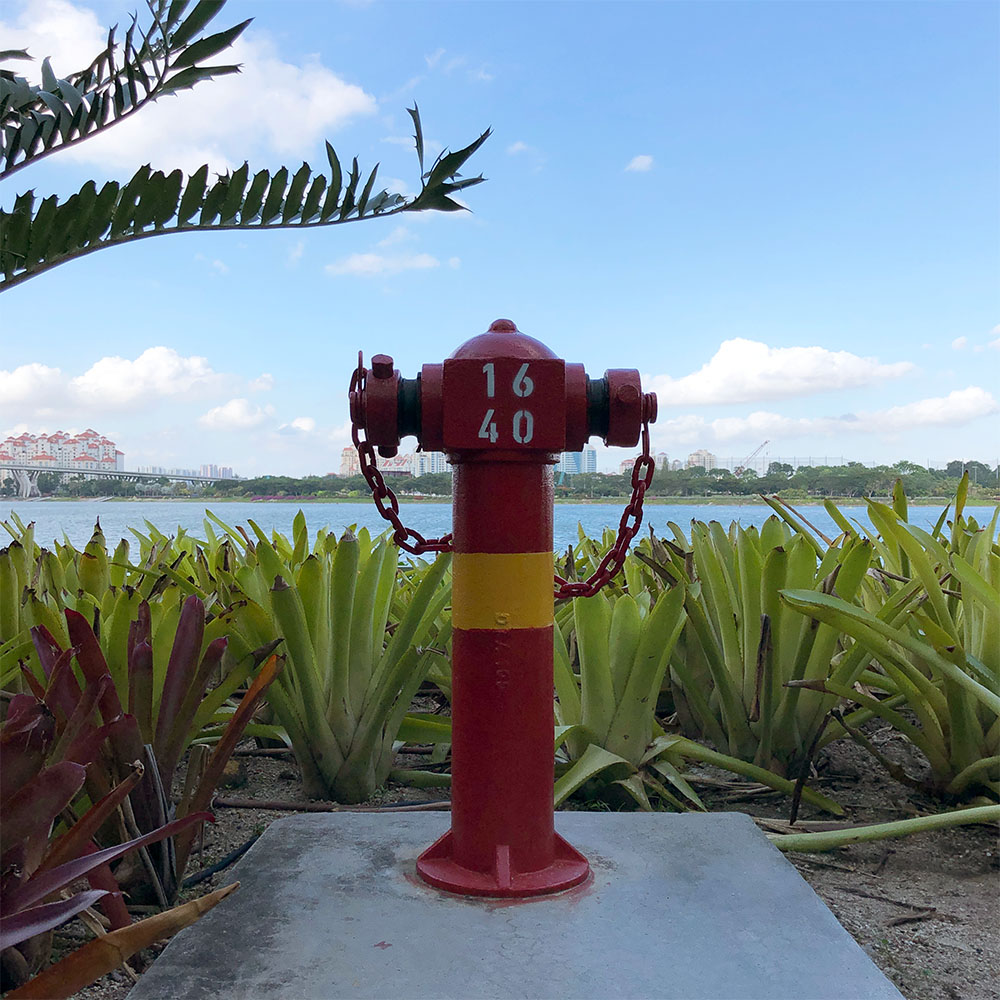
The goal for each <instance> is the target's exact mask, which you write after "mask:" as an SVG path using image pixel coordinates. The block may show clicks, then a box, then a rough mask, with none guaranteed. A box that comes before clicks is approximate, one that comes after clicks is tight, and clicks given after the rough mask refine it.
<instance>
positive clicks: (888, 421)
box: [653, 385, 1000, 445]
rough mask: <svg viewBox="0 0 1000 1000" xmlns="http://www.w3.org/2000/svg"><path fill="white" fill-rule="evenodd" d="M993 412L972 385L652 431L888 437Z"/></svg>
mask: <svg viewBox="0 0 1000 1000" xmlns="http://www.w3.org/2000/svg"><path fill="white" fill-rule="evenodd" d="M997 412H1000V404H998V403H997V400H996V398H995V397H994V396H993V394H992V393H990V392H988V391H987V390H985V389H982V388H980V387H979V386H975V385H973V386H969V387H967V388H965V389H956V390H955V391H953V392H950V393H948V395H947V396H936V397H931V398H928V399H921V400H917V401H916V402H913V403H905V404H903V405H901V406H892V407H889V408H888V409H885V410H872V411H860V412H858V413H846V414H843V415H841V416H838V417H789V416H784V415H782V414H779V413H769V412H767V411H763V410H758V411H756V412H754V413H750V414H748V415H747V416H743V417H720V418H718V419H716V420H707V419H705V418H704V417H699V416H696V415H693V414H685V415H683V416H679V417H674V418H671V419H668V420H665V421H662V422H657V423H656V424H655V425H654V428H653V429H654V433H655V437H656V439H657V440H658V441H660V442H669V443H671V444H672V445H677V444H690V443H693V442H695V441H705V440H708V439H712V440H714V441H716V442H720V443H721V442H728V441H733V440H737V439H746V440H753V441H758V440H761V439H763V438H770V439H771V440H774V439H775V438H786V439H787V438H794V437H803V436H806V435H812V436H815V435H823V436H834V435H837V434H843V433H845V432H847V433H859V434H881V435H886V436H892V435H895V434H899V433H901V432H903V431H907V430H912V429H914V428H918V427H923V428H931V427H959V426H962V425H964V424H968V423H970V422H972V421H973V420H977V419H979V418H980V417H985V416H989V415H991V414H993V413H997Z"/></svg>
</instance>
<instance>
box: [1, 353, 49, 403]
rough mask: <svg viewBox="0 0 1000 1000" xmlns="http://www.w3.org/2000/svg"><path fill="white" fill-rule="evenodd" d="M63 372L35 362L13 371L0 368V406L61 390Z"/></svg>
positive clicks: (31, 399)
mask: <svg viewBox="0 0 1000 1000" xmlns="http://www.w3.org/2000/svg"><path fill="white" fill-rule="evenodd" d="M62 382H63V374H62V372H61V371H60V370H59V369H58V368H49V367H48V366H47V365H41V364H38V363H37V362H32V363H31V364H27V365H21V366H20V367H18V368H15V369H14V370H13V371H4V370H2V369H0V408H2V407H4V406H13V405H14V404H21V403H27V402H32V401H34V400H41V399H44V398H45V397H46V396H48V395H50V394H55V395H58V393H60V392H62Z"/></svg>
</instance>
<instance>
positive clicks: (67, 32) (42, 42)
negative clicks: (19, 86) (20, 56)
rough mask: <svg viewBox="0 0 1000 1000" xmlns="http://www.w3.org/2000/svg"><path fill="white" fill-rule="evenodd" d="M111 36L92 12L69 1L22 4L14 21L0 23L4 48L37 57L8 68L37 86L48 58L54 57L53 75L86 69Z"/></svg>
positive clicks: (44, 0) (61, 75)
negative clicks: (21, 51) (18, 50)
mask: <svg viewBox="0 0 1000 1000" xmlns="http://www.w3.org/2000/svg"><path fill="white" fill-rule="evenodd" d="M7 9H9V8H7ZM107 33H108V32H107V27H106V26H103V25H102V24H101V22H100V21H98V19H97V15H96V14H95V13H94V12H93V11H92V10H88V9H87V8H86V7H77V6H75V5H74V4H72V3H69V2H68V0H35V2H34V3H30V4H22V5H21V10H20V12H19V13H18V15H17V17H16V18H14V20H12V21H2V20H0V38H3V41H4V45H3V47H4V48H5V49H8V48H9V49H27V50H28V52H29V53H30V54H31V55H32V56H33V57H34V61H33V62H20V61H19V62H17V63H14V64H13V65H12V66H10V67H8V68H11V69H13V70H14V71H15V72H16V73H17V74H18V75H19V76H24V77H27V78H28V79H29V80H30V81H32V82H33V83H40V82H41V73H42V70H41V67H42V60H43V59H44V58H45V57H46V56H49V57H50V62H51V65H52V71H53V72H54V73H55V74H56V76H58V77H67V76H71V75H72V74H73V73H75V72H78V71H79V70H82V69H84V68H85V67H86V66H87V65H89V63H90V61H91V60H92V59H93V58H94V56H95V55H96V54H97V53H98V52H100V51H101V50H102V49H103V48H104V46H105V45H106V44H107ZM120 36H121V32H119V37H120Z"/></svg>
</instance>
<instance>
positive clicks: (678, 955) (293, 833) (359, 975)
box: [129, 812, 900, 1000]
mask: <svg viewBox="0 0 1000 1000" xmlns="http://www.w3.org/2000/svg"><path fill="white" fill-rule="evenodd" d="M556 827H557V829H558V830H559V832H560V833H561V834H562V835H563V836H564V837H566V838H567V839H568V840H569V841H570V843H572V844H573V845H574V846H575V847H576V848H578V849H579V850H581V851H582V852H583V853H584V854H585V855H586V856H587V857H588V858H589V859H590V863H591V866H592V869H593V875H592V878H591V879H589V880H588V881H587V882H584V883H583V884H582V885H580V886H577V887H576V888H574V889H569V890H567V891H565V892H563V893H560V894H558V895H555V896H543V897H537V898H535V899H532V900H523V901H522V900H517V901H513V900H496V899H494V900H490V899H482V898H474V897H463V896H453V895H449V894H447V893H443V892H440V891H438V890H435V889H431V888H430V887H428V886H426V885H424V883H423V882H421V881H420V880H419V879H418V878H417V876H416V874H415V871H414V862H415V861H416V858H417V855H418V854H419V853H420V852H421V851H422V850H423V849H424V848H425V847H426V846H427V845H428V844H430V843H431V842H432V841H433V840H435V838H437V837H438V836H439V835H440V834H442V833H443V832H444V831H445V830H446V829H447V828H448V816H447V814H445V813H396V814H392V815H382V816H380V815H377V814H372V813H353V814H351V813H339V814H312V815H306V816H292V817H289V818H288V819H282V820H278V821H277V822H275V823H273V824H272V825H271V826H270V827H269V828H268V830H267V831H266V832H265V834H264V835H263V836H262V837H261V838H260V840H258V841H257V843H256V844H255V845H254V847H253V848H252V849H251V850H250V852H249V853H248V854H247V855H246V857H245V858H244V859H243V860H242V861H241V862H240V863H239V865H238V866H237V868H236V869H235V872H234V878H239V879H240V881H241V882H242V886H241V888H240V889H239V891H237V892H235V893H233V895H232V896H230V897H229V898H228V899H226V900H224V901H223V902H222V903H220V904H219V906H217V907H216V908H215V909H214V910H212V911H211V912H210V913H209V914H207V915H206V916H205V917H203V918H202V919H201V920H200V921H199V922H198V923H197V924H195V925H194V926H192V927H189V928H188V929H186V930H184V931H181V933H180V934H179V935H178V936H177V937H176V938H175V939H174V940H173V941H172V942H171V943H170V945H169V946H168V947H167V948H166V950H165V951H164V952H163V954H162V955H161V956H160V957H159V958H158V959H157V961H156V962H155V963H154V964H153V966H152V967H151V968H150V969H149V971H148V972H146V974H145V975H144V976H143V977H142V979H141V980H140V981H139V983H138V984H137V985H136V986H135V988H134V989H133V990H132V992H131V993H130V994H129V998H130V1000H208V998H212V1000H223V998H225V1000H335V998H341V997H359V998H362V997H363V998H379V1000H383V998H385V1000H426V998H441V1000H444V998H448V1000H459V998H460V1000H471V998H498V1000H499V998H504V1000H506V998H546V1000H549V998H552V1000H555V998H559V1000H577V998H594V1000H610V998H630V1000H633V998H634V1000H647V998H648V1000H653V998H657V1000H659V998H663V1000H758V998H759V1000H882V998H894V1000H900V993H899V992H898V991H897V990H896V988H895V987H894V986H893V985H892V984H891V983H890V982H889V980H888V979H886V978H885V977H884V976H883V975H882V973H881V972H880V971H879V970H878V969H877V968H876V966H875V965H874V964H873V963H872V962H871V960H870V959H869V958H868V956H867V955H866V954H865V953H864V951H862V949H861V948H860V947H859V946H858V945H857V944H856V943H855V941H854V940H853V939H852V938H851V937H850V935H849V934H848V933H847V932H846V931H845V930H844V929H843V928H842V927H841V926H840V924H839V923H837V921H836V919H835V918H834V916H833V914H832V913H831V912H830V911H829V910H828V909H827V908H826V906H825V905H824V904H823V903H822V901H821V900H820V899H819V897H817V896H816V894H815V893H814V892H813V891H812V889H811V888H810V887H809V885H808V884H807V883H806V882H804V881H803V880H802V878H801V877H800V876H799V874H798V872H796V871H795V869H794V868H793V867H792V865H791V864H789V863H788V862H787V861H786V860H785V859H784V858H783V857H782V855H781V854H780V852H779V851H777V850H776V849H775V848H773V847H772V846H771V845H770V843H769V842H768V841H767V839H766V838H765V837H764V836H763V835H762V834H761V833H760V832H759V831H758V830H757V828H756V827H755V826H754V824H753V822H752V821H751V820H750V818H749V817H748V816H744V815H742V814H740V813H715V814H711V815H670V814H662V813H661V814H654V815H650V814H637V813H593V812H569V813H565V812H564V813H557V814H556Z"/></svg>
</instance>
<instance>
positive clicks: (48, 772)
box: [3, 761, 87, 908]
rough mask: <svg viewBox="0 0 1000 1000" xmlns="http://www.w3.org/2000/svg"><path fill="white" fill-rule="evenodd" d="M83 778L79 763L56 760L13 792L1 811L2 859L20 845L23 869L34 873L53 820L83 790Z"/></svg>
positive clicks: (84, 772) (84, 769) (46, 844)
mask: <svg viewBox="0 0 1000 1000" xmlns="http://www.w3.org/2000/svg"><path fill="white" fill-rule="evenodd" d="M86 776H87V769H86V768H85V767H82V766H81V765H80V764H74V763H72V762H71V761H60V762H59V763H58V764H53V765H52V766H51V767H47V768H45V770H43V771H40V772H39V773H38V774H37V775H35V777H34V778H32V779H31V781H29V782H28V783H27V784H26V785H23V786H22V787H21V788H20V789H18V791H16V792H14V794H13V795H11V797H10V800H9V801H8V802H7V805H6V808H5V809H4V820H3V842H4V856H5V857H6V854H7V851H8V850H9V849H10V848H12V847H14V846H15V845H17V844H24V847H25V854H24V869H25V870H26V871H29V872H31V871H34V870H35V867H36V866H37V865H38V863H39V861H41V860H42V856H43V855H44V854H45V849H46V847H47V846H48V841H49V830H50V829H51V828H52V823H53V821H54V820H55V818H56V816H58V815H59V813H60V812H62V810H63V809H65V808H66V806H68V805H69V803H70V802H71V801H72V800H73V796H74V795H76V793H77V792H78V791H79V790H80V789H81V788H82V787H83V781H84V778H85V777H86ZM6 902H7V901H6V900H5V901H4V906H5V908H6Z"/></svg>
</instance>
